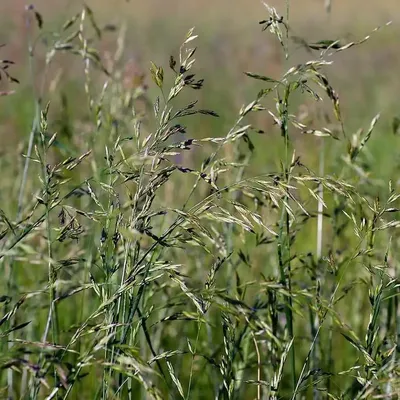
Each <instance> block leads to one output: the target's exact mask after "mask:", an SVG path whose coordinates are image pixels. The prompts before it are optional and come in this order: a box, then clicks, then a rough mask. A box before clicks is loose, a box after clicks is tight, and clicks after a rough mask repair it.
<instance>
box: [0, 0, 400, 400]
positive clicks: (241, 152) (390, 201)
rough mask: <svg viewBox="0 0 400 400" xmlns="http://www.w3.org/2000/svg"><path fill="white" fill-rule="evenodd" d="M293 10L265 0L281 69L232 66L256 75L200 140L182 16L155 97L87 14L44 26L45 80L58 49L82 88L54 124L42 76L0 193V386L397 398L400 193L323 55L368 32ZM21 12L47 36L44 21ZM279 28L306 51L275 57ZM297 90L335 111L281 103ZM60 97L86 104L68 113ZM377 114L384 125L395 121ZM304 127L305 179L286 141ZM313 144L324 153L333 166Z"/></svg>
mask: <svg viewBox="0 0 400 400" xmlns="http://www.w3.org/2000/svg"><path fill="white" fill-rule="evenodd" d="M330 7H331V4H330V2H326V8H327V9H328V10H329V9H330ZM289 8H290V7H289V2H287V10H286V16H285V17H284V16H281V15H279V13H278V11H277V10H276V9H275V8H273V7H269V6H266V10H265V11H266V12H267V14H268V15H267V18H266V19H264V20H263V21H261V22H260V24H261V26H262V31H269V33H267V32H266V33H261V34H263V35H264V34H273V35H275V37H276V40H277V42H278V43H279V45H280V46H281V47H282V51H283V53H284V54H285V56H286V64H287V65H286V66H287V70H286V72H284V73H283V74H282V76H281V77H280V78H276V77H274V78H269V77H267V76H264V75H262V74H259V73H256V72H245V74H246V75H247V76H248V77H249V78H251V79H249V80H254V81H255V82H257V85H259V86H258V90H257V92H256V94H255V95H254V99H253V100H252V101H250V102H248V103H247V104H245V105H243V106H242V107H241V108H240V110H239V111H238V115H237V117H236V119H235V120H234V121H233V123H232V125H231V126H230V128H228V130H227V131H218V132H215V134H213V135H211V134H210V135H209V136H207V137H204V136H201V135H199V134H198V131H196V127H197V126H198V124H199V123H198V121H203V120H206V119H208V118H211V119H214V118H215V119H217V118H218V116H219V113H217V112H215V111H213V110H210V109H207V108H202V107H201V106H199V105H198V104H202V103H200V102H199V101H198V100H199V96H200V95H199V93H202V92H203V91H204V92H205V94H204V96H205V97H204V98H205V99H206V101H207V87H205V88H203V86H204V84H205V82H204V79H202V78H198V77H197V76H196V74H195V72H194V71H196V60H195V58H194V56H195V54H196V47H192V46H193V43H194V42H195V40H196V39H197V35H195V34H194V30H193V29H191V30H190V31H189V32H188V33H187V35H186V36H185V38H184V40H183V43H182V45H181V46H180V47H179V49H178V54H177V55H175V56H170V58H169V69H167V68H165V69H164V67H162V66H159V65H156V64H155V63H151V65H150V74H151V78H152V80H153V83H154V85H153V88H152V90H153V89H154V91H153V92H152V91H149V90H148V88H147V87H146V85H145V84H144V80H143V77H142V76H134V77H133V79H131V81H130V83H129V84H126V82H125V81H124V78H123V74H122V70H123V66H122V54H123V51H124V40H123V38H124V37H123V34H122V33H121V35H119V37H118V38H117V43H118V46H117V49H116V51H115V54H113V55H111V56H110V57H109V59H108V60H107V63H106V62H105V61H104V60H103V58H102V56H101V53H100V51H98V50H97V49H96V46H97V43H98V42H97V41H98V40H100V39H101V37H102V35H103V30H102V29H101V28H100V26H101V25H100V24H98V23H97V22H96V18H95V14H94V13H93V11H92V10H91V9H90V8H89V7H87V6H84V8H83V10H82V11H81V13H79V14H77V15H75V16H73V17H72V18H70V19H68V20H67V21H66V22H65V23H64V24H63V26H62V28H61V30H60V31H59V32H55V33H51V34H49V33H46V35H49V38H48V40H47V41H46V46H47V48H46V57H45V64H46V69H45V73H44V76H43V81H44V82H46V81H47V79H49V75H51V73H52V70H51V68H50V67H51V66H52V63H53V61H54V59H55V58H56V57H57V56H58V53H60V52H62V53H66V55H67V56H69V57H79V58H80V59H81V60H82V63H83V71H84V85H83V87H84V92H85V94H86V99H85V101H82V99H81V98H77V99H72V100H70V101H68V100H67V97H66V96H67V95H66V94H65V93H64V92H62V93H60V96H59V97H60V98H61V111H60V112H59V113H58V118H54V120H52V118H53V117H52V107H53V104H52V103H51V102H47V103H46V104H45V103H44V100H45V99H46V98H47V96H46V91H45V88H46V87H47V86H46V85H45V84H44V83H43V84H42V85H39V87H40V88H41V89H40V91H38V92H35V93H34V95H33V103H34V106H35V115H34V118H33V122H32V129H31V134H30V138H29V144H28V147H27V150H26V161H25V164H24V166H23V168H20V170H18V175H16V176H15V177H14V179H15V181H16V182H18V184H19V190H14V191H11V193H6V192H7V191H6V190H4V191H2V193H1V196H2V197H1V200H2V201H1V203H0V204H2V207H1V209H0V267H1V268H2V271H3V277H4V278H3V280H2V282H1V283H0V290H1V292H0V294H1V296H0V309H1V311H0V346H1V353H0V354H1V356H0V393H2V395H3V393H4V396H5V397H7V398H11V399H17V398H26V399H42V398H43V399H55V398H58V399H61V398H62V399H68V398H76V399H80V398H88V399H89V398H93V399H137V398H141V399H179V398H182V399H185V400H189V399H221V400H226V399H232V400H234V399H248V398H249V399H250V398H254V399H257V400H261V399H270V400H278V399H292V400H295V399H300V398H307V399H308V398H309V399H325V398H330V399H352V400H353V399H360V400H361V399H369V398H371V399H372V398H385V399H394V398H397V397H396V396H398V393H399V391H400V376H399V373H400V371H399V361H398V358H399V344H398V337H399V333H400V317H399V316H400V311H399V310H400V308H399V293H400V283H399V281H398V278H397V277H398V266H397V261H398V260H397V253H398V251H399V243H400V241H399V239H400V237H399V235H398V232H397V230H398V228H399V226H400V224H399V222H398V221H397V220H396V217H397V214H398V212H399V210H400V208H399V199H400V194H399V193H398V192H397V191H396V189H395V188H394V186H393V184H392V182H391V181H389V182H382V181H379V182H377V183H376V185H375V186H374V185H371V179H370V177H369V170H370V168H371V166H370V163H371V161H370V160H371V158H370V157H369V153H368V152H367V150H368V146H369V143H370V140H372V139H371V138H372V135H373V132H374V128H375V126H376V125H377V123H378V120H379V117H380V115H379V114H378V115H377V116H376V117H374V118H373V119H372V122H371V123H370V127H369V129H368V131H367V133H366V134H363V131H362V130H360V131H358V132H357V133H355V134H353V135H352V136H349V134H348V131H349V128H348V127H347V125H346V120H345V118H344V113H343V110H342V105H341V102H340V101H339V95H338V93H337V91H336V90H335V89H334V87H333V85H332V84H331V83H330V81H329V79H328V72H329V69H330V68H332V64H333V59H334V56H335V55H336V54H337V53H338V52H342V51H347V50H348V49H350V48H351V47H354V46H356V45H361V44H362V43H364V42H365V41H366V40H367V39H368V38H369V36H367V37H365V38H364V39H361V40H359V41H353V42H348V43H347V44H345V43H344V42H343V41H342V40H341V41H340V42H339V41H337V40H326V39H324V40H321V41H316V42H315V43H311V44H309V43H307V42H306V41H305V40H303V39H300V38H298V37H292V35H291V34H290V32H291V30H290V29H291V28H290V21H289V18H288V17H289ZM26 12H27V18H28V19H29V21H30V20H32V21H36V24H37V29H38V30H40V31H41V32H43V31H44V29H45V26H46V21H44V20H43V17H42V16H41V14H40V13H39V12H38V11H36V10H35V9H34V8H33V7H30V8H28V9H27V10H26ZM78 25H79V26H78ZM111 30H112V29H111ZM39 35H41V33H39ZM293 41H294V42H295V43H300V44H301V45H302V46H304V47H305V48H306V50H307V52H308V53H307V54H310V53H311V54H312V55H313V57H312V59H311V60H310V61H305V62H302V63H296V64H295V65H294V66H290V62H291V47H292V46H291V44H292V42H293ZM33 43H36V41H35V38H30V44H29V50H30V58H31V61H32V60H33V59H34V57H35V55H36V53H35V46H34V45H33ZM316 52H319V54H317V53H316ZM165 56H166V60H168V55H165ZM167 62H168V61H167ZM12 65H13V63H12V62H11V61H7V60H3V61H1V62H0V73H1V72H2V73H3V74H4V76H5V77H7V79H8V80H9V81H10V83H11V84H16V83H17V80H16V79H15V78H12V76H11V75H10V73H9V71H8V69H9V66H12ZM31 68H32V69H33V65H31ZM31 72H34V71H33V70H32V71H31ZM0 76H1V75H0ZM32 77H33V78H32V79H35V74H34V73H32ZM33 83H34V82H33ZM229 89H230V88H227V91H229ZM4 93H5V94H9V93H8V92H4ZM228 95H229V93H228ZM78 97H79V96H78ZM188 97H190V98H191V100H190V101H187V98H188ZM303 97H304V98H305V99H307V101H312V102H314V103H315V107H316V109H321V110H322V105H321V103H322V101H323V100H324V99H326V100H327V101H328V103H329V104H330V105H331V110H330V111H329V113H328V112H326V111H325V109H324V111H325V114H323V113H322V112H321V115H323V117H320V116H319V114H318V113H316V116H315V117H311V118H304V117H302V116H301V115H297V114H296V112H295V105H296V104H297V102H298V99H299V98H300V99H301V98H303ZM75 100H76V101H78V102H79V105H80V107H82V108H84V111H82V110H79V111H80V113H77V115H76V116H75V115H74V113H73V110H72V109H71V108H70V107H69V104H70V103H71V102H72V103H73V102H74V101H75ZM271 103H272V107H271ZM260 114H262V115H265V116H267V117H268V118H272V124H273V125H272V127H271V128H270V129H271V132H265V128H263V129H261V127H260V126H259V125H258V122H257V119H256V118H255V115H260ZM330 115H331V116H332V117H331V116H330ZM188 117H190V118H188ZM196 118H197V119H196ZM191 120H195V121H196V122H197V123H195V124H191V122H190V121H191ZM332 121H334V122H332ZM391 123H392V130H393V132H394V133H397V131H398V128H399V122H398V118H396V119H394V120H393V121H392V122H391ZM200 124H201V122H200ZM55 127H57V128H58V129H59V130H60V132H55V131H54V129H55ZM221 129H222V128H221ZM272 131H276V132H278V135H279V136H280V141H281V148H282V149H283V152H282V154H283V157H282V158H280V157H279V154H278V151H276V161H277V162H276V165H278V166H279V167H278V168H277V169H275V170H271V169H269V165H267V164H266V160H264V161H265V164H263V165H260V163H256V157H257V155H258V154H261V155H264V153H263V151H264V150H266V148H267V147H268V146H270V145H271V143H272V142H269V140H271V139H270V137H269V136H270V135H272ZM265 133H266V134H265ZM299 133H300V139H299V135H298V134H299ZM260 135H261V139H260V138H259V136H260ZM306 139H309V140H310V142H308V143H311V144H312V146H313V149H315V153H317V156H318V157H319V158H320V170H319V172H318V173H315V172H314V171H313V169H312V167H310V166H308V165H306V164H305V162H304V161H303V159H302V158H301V157H300V156H298V153H297V151H296V147H297V146H298V145H299V142H301V141H302V140H306ZM260 140H261V141H263V142H260ZM256 142H257V143H256ZM255 143H256V144H255ZM259 143H262V145H261V146H260V145H259ZM325 146H329V147H330V148H332V149H333V148H335V150H337V151H338V152H340V156H341V157H340V160H339V161H338V166H337V170H336V171H335V174H334V175H329V174H328V173H326V171H325V169H324V165H325V164H324V161H325V157H326V154H325V152H324V148H325ZM313 151H314V150H313ZM4 157H7V154H6V155H5V156H4ZM338 158H339V157H338ZM11 164H12V162H10V165H11ZM10 171H11V167H10ZM8 172H9V171H8V170H6V169H4V176H5V175H6V174H7V173H8ZM376 191H379V196H377V194H376Z"/></svg>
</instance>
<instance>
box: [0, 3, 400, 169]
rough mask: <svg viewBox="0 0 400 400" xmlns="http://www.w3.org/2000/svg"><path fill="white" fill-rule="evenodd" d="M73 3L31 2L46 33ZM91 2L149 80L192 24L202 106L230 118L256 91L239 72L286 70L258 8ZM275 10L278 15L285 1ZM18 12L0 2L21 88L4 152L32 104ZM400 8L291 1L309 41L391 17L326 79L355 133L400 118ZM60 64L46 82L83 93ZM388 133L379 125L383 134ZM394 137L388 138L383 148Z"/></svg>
mask: <svg viewBox="0 0 400 400" xmlns="http://www.w3.org/2000/svg"><path fill="white" fill-rule="evenodd" d="M79 4H80V2H79V1H64V0H60V1H58V2H57V4H55V3H54V2H49V1H46V0H42V1H37V2H35V7H36V8H37V9H38V10H39V11H40V12H41V14H42V15H43V19H44V21H45V27H48V29H50V30H51V29H52V28H54V27H55V26H57V24H60V23H61V22H62V21H64V20H65V18H66V17H67V16H71V15H73V14H74V13H75V12H76V11H77V10H79ZM88 4H89V5H90V6H91V7H92V8H93V10H94V11H95V13H96V18H97V19H98V20H99V24H100V25H101V24H103V25H105V24H108V23H112V24H115V25H116V26H121V25H122V24H126V25H127V28H128V30H127V35H126V36H127V48H126V52H125V55H124V59H125V60H126V61H128V60H130V59H134V60H135V62H136V63H137V65H138V67H139V68H140V69H141V70H143V71H144V72H146V73H147V74H148V68H149V61H150V60H152V61H155V62H157V63H159V64H164V65H165V66H166V64H167V62H168V57H169V55H170V54H173V53H176V51H177V46H178V45H177V44H178V43H179V42H180V40H181V38H182V37H183V35H184V34H185V32H187V30H188V29H189V28H191V27H192V26H195V27H196V32H197V34H198V35H199V40H198V43H197V44H198V47H199V53H198V54H199V55H198V58H199V64H198V68H200V70H199V73H200V74H201V75H203V76H204V77H205V78H206V85H207V88H208V90H209V93H210V95H209V96H208V98H207V100H205V102H206V103H207V105H208V107H210V108H215V109H216V110H217V111H218V112H219V113H220V114H221V115H222V116H223V117H225V119H228V120H229V118H231V117H232V115H234V114H235V113H236V111H237V109H238V108H239V107H240V106H241V104H242V103H243V101H244V100H246V99H249V98H251V96H253V93H254V91H253V90H252V87H254V85H253V82H250V80H249V79H248V78H246V77H245V76H244V74H243V72H244V71H252V72H257V73H261V74H264V75H267V76H271V77H274V78H278V77H279V76H280V75H281V73H282V72H283V71H284V70H285V69H286V67H287V65H290V64H287V63H286V64H285V61H284V60H283V58H282V54H281V52H280V50H279V46H278V44H277V42H276V41H275V40H274V39H272V38H271V37H270V36H269V35H268V34H263V33H261V32H260V29H259V26H258V24H257V22H258V21H259V20H260V19H262V18H263V12H264V10H263V6H262V4H261V3H260V2H258V1H252V2H248V1H244V0H238V1H235V3H234V5H233V4H232V2H231V1H225V0H221V1H218V2H217V3H214V2H208V1H204V0H203V1H187V2H181V1H178V0H171V1H168V5H166V3H165V2H162V1H156V0H151V1H146V2H141V1H134V0H131V1H129V2H127V1H122V0H118V1H114V2H113V4H112V7H111V6H110V5H109V3H108V2H101V1H92V2H89V3H88ZM271 4H272V5H275V6H277V7H278V8H280V9H281V10H282V12H284V6H285V4H284V2H283V1H280V2H279V1H275V2H273V3H271ZM24 6H25V3H24V2H22V1H4V2H2V4H1V5H0V13H1V16H2V17H1V18H2V24H1V26H2V27H1V34H2V42H4V43H6V44H7V46H6V47H5V48H3V49H2V54H3V57H8V58H12V59H13V60H15V61H16V63H17V67H16V69H15V71H18V72H17V73H16V75H17V76H18V78H19V80H20V81H21V85H20V86H19V87H18V88H17V93H16V94H15V95H14V98H9V99H7V102H5V103H7V104H3V107H2V111H0V112H1V113H2V116H3V124H2V125H3V126H2V127H1V129H0V135H1V138H2V139H1V140H2V143H3V145H6V144H7V143H8V144H10V145H13V144H15V142H17V143H18V142H20V140H24V137H26V133H27V132H26V131H27V130H28V129H29V128H28V126H29V121H30V117H31V115H30V113H31V112H32V109H31V108H30V107H31V103H29V102H25V101H23V98H26V97H27V93H28V92H29V90H30V89H29V88H30V87H31V79H30V78H29V74H28V72H27V33H28V32H27V28H26V26H24V17H23V9H24ZM399 7H400V6H399V5H398V3H397V2H396V1H389V0H388V1H376V0H373V1H369V2H368V5H367V6H366V5H365V2H363V1H361V0H357V1H351V2H349V1H342V0H337V1H333V2H332V12H331V14H330V15H329V16H327V14H326V12H325V8H324V4H323V1H322V0H320V1H318V0H314V1H311V0H306V1H302V2H293V4H291V12H290V21H291V26H292V29H293V35H296V36H300V37H302V38H305V39H306V40H308V41H313V40H316V38H320V37H326V38H328V39H331V38H333V39H336V38H341V39H344V41H351V40H359V39H361V38H362V37H364V36H366V35H367V34H369V33H370V32H371V31H372V30H373V29H374V28H375V27H378V26H382V25H384V24H385V23H386V22H387V21H390V20H392V21H393V22H394V23H393V24H392V26H390V27H388V28H385V29H383V30H381V31H379V32H377V33H376V34H374V35H372V37H371V39H370V40H369V41H368V42H367V43H365V44H363V45H362V46H359V47H356V48H355V49H353V51H351V52H345V53H343V54H340V55H338V56H337V57H336V59H335V67H334V68H332V72H330V79H331V80H332V82H333V83H334V85H335V87H336V89H337V90H338V92H339V95H340V96H341V97H342V98H343V100H342V106H343V109H344V113H345V114H344V115H345V117H346V121H347V123H348V124H349V126H350V127H352V128H353V129H354V130H356V129H358V128H359V127H360V123H361V121H364V120H365V118H372V117H373V116H374V115H375V114H376V113H377V112H382V113H383V114H384V115H385V117H387V118H388V119H389V120H390V119H391V118H392V117H393V116H394V115H395V114H396V113H397V112H398V109H397V98H398V95H397V94H398V92H399V89H400V83H399V79H397V71H398V70H399V67H400V56H399V53H398V45H397V38H398V36H399V34H400V28H399V26H398V21H399V17H398V15H399ZM116 37H117V35H116V34H109V35H105V38H104V39H103V44H102V46H101V47H102V48H103V50H104V51H107V50H108V49H111V48H113V46H114V44H115V40H116ZM293 48H296V45H293ZM37 53H38V54H39V55H40V54H43V48H40V46H39V49H38V51H37ZM306 57H308V55H307V54H305V52H304V51H302V50H301V49H299V50H297V51H295V52H294V53H293V55H292V62H295V61H297V60H298V61H300V60H305V59H306ZM63 59H65V58H63V57H59V59H58V61H57V60H56V64H55V65H56V66H55V67H54V71H53V74H52V78H53V79H54V78H57V79H58V81H59V82H60V84H61V85H64V86H69V84H68V83H67V82H70V81H72V82H75V83H76V84H77V85H78V86H79V81H81V80H82V79H83V73H82V68H81V65H80V64H79V61H78V62H77V63H76V64H74V63H73V64H71V59H68V67H67V66H66V65H64V64H63ZM36 62H37V65H36V72H35V73H36V74H37V75H38V76H39V75H40V73H41V69H42V67H43V63H41V62H40V61H38V60H37V61H36ZM147 79H148V78H147ZM49 81H50V82H51V80H49ZM50 82H48V84H50ZM372 82H373V83H372ZM252 85H253V86H252ZM75 87H76V86H75ZM227 87H232V88H234V90H233V91H232V92H233V93H226V88H227ZM211 93H212V94H211ZM342 94H343V96H342ZM14 102H15V103H14ZM15 104H18V105H19V107H18V115H16V114H15V112H14V110H16V109H17V108H16V107H15ZM24 121H25V122H24ZM386 128H387V127H386ZM386 128H383V127H382V129H383V133H384V131H385V129H386ZM199 134H200V135H201V132H199ZM391 140H392V138H390V140H389V141H385V142H386V143H387V146H389V147H390V146H391V144H392V142H391ZM380 150H382V152H381V151H380ZM383 150H384V148H382V147H381V146H377V149H376V151H377V154H376V156H377V157H378V160H377V164H379V165H380V167H384V169H385V168H386V167H385V165H386V166H387V167H389V165H391V163H392V162H391V161H390V162H389V160H387V157H383ZM383 158H384V159H383ZM386 161H387V164H386ZM382 163H383V165H382Z"/></svg>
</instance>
